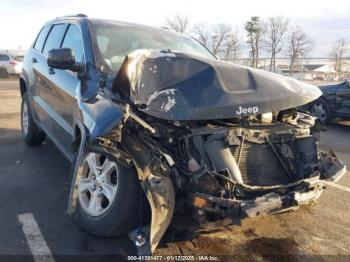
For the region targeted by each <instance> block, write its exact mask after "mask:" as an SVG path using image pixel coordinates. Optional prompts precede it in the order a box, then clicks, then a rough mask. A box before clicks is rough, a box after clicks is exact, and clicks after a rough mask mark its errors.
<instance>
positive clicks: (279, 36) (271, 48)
mask: <svg viewBox="0 0 350 262" xmlns="http://www.w3.org/2000/svg"><path fill="white" fill-rule="evenodd" d="M288 24H289V20H288V19H286V18H284V17H281V16H277V17H270V18H268V20H267V22H266V23H265V29H266V33H265V37H264V45H265V49H266V51H267V52H268V53H270V55H271V56H270V71H273V72H275V70H276V54H278V53H279V52H281V51H282V47H283V40H284V37H285V35H286V33H287V31H288Z"/></svg>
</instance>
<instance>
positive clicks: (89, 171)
mask: <svg viewBox="0 0 350 262" xmlns="http://www.w3.org/2000/svg"><path fill="white" fill-rule="evenodd" d="M80 170H81V173H80V174H79V175H80V181H79V182H78V205H77V211H76V215H75V217H76V219H77V222H78V223H79V225H80V226H81V227H82V229H84V230H85V231H87V232H89V233H91V234H93V235H97V236H114V235H121V234H125V233H127V232H129V231H130V230H132V229H134V228H135V227H137V226H138V225H139V224H140V220H141V218H140V217H139V216H140V215H141V214H140V210H141V209H140V205H142V201H140V200H141V199H142V196H143V195H142V194H143V192H141V187H140V183H139V181H138V179H137V175H136V173H135V172H134V170H133V169H132V168H130V167H129V166H127V165H126V164H124V163H122V162H121V161H119V160H118V159H116V158H115V157H114V156H112V155H106V154H105V153H97V152H91V151H89V152H85V154H84V155H83V161H82V167H81V168H80ZM140 194H141V195H140ZM140 196H141V197H140Z"/></svg>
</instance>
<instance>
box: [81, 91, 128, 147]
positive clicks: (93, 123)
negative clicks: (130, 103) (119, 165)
mask: <svg viewBox="0 0 350 262" xmlns="http://www.w3.org/2000/svg"><path fill="white" fill-rule="evenodd" d="M78 104H79V108H80V111H81V118H82V122H83V124H84V126H86V128H87V129H88V132H89V135H90V139H91V140H94V139H96V138H97V137H99V136H105V135H107V134H109V133H110V132H111V131H112V129H113V128H114V127H115V126H117V125H118V124H119V123H120V122H121V121H122V120H123V117H124V112H123V110H122V108H121V107H119V106H118V105H116V104H115V103H114V102H113V101H112V100H111V99H110V98H109V97H108V96H106V95H105V94H104V93H97V94H96V96H94V97H93V98H89V99H87V100H81V101H79V102H78Z"/></svg>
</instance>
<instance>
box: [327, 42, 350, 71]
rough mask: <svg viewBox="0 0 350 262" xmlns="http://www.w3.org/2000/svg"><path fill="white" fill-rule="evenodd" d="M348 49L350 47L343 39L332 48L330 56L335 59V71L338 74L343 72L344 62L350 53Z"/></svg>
mask: <svg viewBox="0 0 350 262" xmlns="http://www.w3.org/2000/svg"><path fill="white" fill-rule="evenodd" d="M348 49H349V45H348V42H347V41H346V39H345V38H341V39H338V40H337V41H335V43H334V46H333V47H332V51H331V53H330V56H331V57H332V58H334V62H335V70H336V71H338V72H342V69H343V64H344V61H343V60H344V57H345V56H346V54H347V52H348Z"/></svg>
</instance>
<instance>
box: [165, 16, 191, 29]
mask: <svg viewBox="0 0 350 262" xmlns="http://www.w3.org/2000/svg"><path fill="white" fill-rule="evenodd" d="M189 21H190V20H189V18H188V16H187V15H182V14H175V15H174V16H172V17H168V18H166V19H165V25H166V27H169V28H170V29H172V30H174V31H176V32H179V33H185V32H186V31H187V28H188V24H189Z"/></svg>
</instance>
